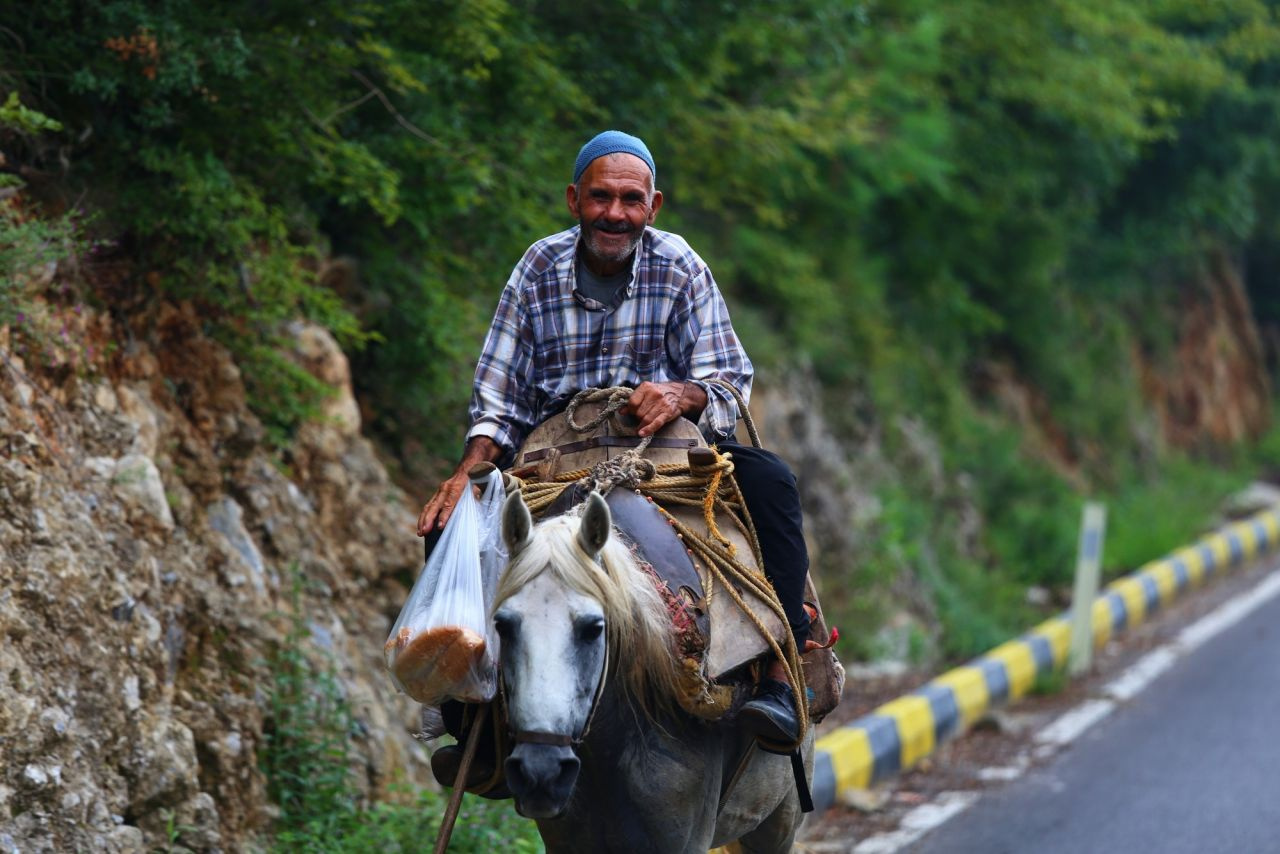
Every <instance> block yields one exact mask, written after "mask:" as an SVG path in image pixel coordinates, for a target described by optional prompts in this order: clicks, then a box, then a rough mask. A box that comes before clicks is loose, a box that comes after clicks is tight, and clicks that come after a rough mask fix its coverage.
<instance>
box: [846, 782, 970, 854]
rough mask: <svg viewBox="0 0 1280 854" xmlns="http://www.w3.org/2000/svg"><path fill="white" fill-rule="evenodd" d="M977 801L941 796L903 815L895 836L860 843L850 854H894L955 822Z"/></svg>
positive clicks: (949, 794)
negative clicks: (927, 834) (930, 832)
mask: <svg viewBox="0 0 1280 854" xmlns="http://www.w3.org/2000/svg"><path fill="white" fill-rule="evenodd" d="M977 800H978V793H977V792H943V793H942V794H940V795H938V797H937V798H935V799H934V802H933V803H931V804H921V805H920V806H918V807H916V808H915V809H913V810H912V811H911V812H909V813H907V814H906V815H904V816H903V817H902V823H901V824H900V825H899V827H898V829H897V830H895V831H894V832H892V833H881V834H878V835H876V836H872V837H870V838H869V839H864V840H862V842H860V843H858V846H857V847H856V848H854V849H853V854H893V852H895V851H898V850H900V849H902V848H903V847H905V846H907V845H910V844H911V843H913V842H915V841H916V840H918V839H920V837H922V836H924V835H925V834H926V833H928V832H929V831H931V830H933V829H934V828H936V827H940V826H941V825H943V824H945V823H946V822H948V821H950V820H951V819H953V818H955V817H956V816H957V815H959V814H960V813H962V812H964V811H965V810H967V809H968V808H969V807H970V806H972V805H973V804H974V803H976V802H977Z"/></svg>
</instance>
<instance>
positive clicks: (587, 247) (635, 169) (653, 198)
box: [565, 154, 662, 275]
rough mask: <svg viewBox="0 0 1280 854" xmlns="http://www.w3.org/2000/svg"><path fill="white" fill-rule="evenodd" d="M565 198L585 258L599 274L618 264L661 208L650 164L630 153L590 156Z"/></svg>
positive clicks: (619, 266)
mask: <svg viewBox="0 0 1280 854" xmlns="http://www.w3.org/2000/svg"><path fill="white" fill-rule="evenodd" d="M565 200H566V201H567V202H568V204H569V211H570V212H571V213H572V214H573V215H574V217H575V218H576V219H577V220H578V222H579V223H580V224H581V225H582V246H583V250H584V254H585V256H586V257H585V259H584V260H585V261H586V262H587V266H588V267H590V268H591V269H592V271H593V272H595V273H597V274H598V275H609V274H611V273H616V272H619V271H620V270H622V269H623V267H624V266H625V263H626V261H627V259H629V258H630V257H631V253H632V252H634V251H635V248H636V246H637V244H639V243H640V238H641V237H643V236H644V227H645V226H646V225H651V224H652V223H653V221H654V220H655V219H656V218H657V216H658V209H659V208H661V207H662V193H659V192H657V191H655V190H654V189H653V175H652V174H651V173H650V172H649V167H648V166H647V165H645V162H644V161H643V160H641V159H640V158H639V157H636V156H635V155H633V154H606V155H605V156H604V157H598V158H596V159H595V160H593V161H591V164H590V165H588V166H587V168H586V171H584V172H583V173H582V178H581V179H579V181H578V183H577V185H573V184H570V185H569V189H568V190H567V191H566V193H565Z"/></svg>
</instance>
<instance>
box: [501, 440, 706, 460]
mask: <svg viewBox="0 0 1280 854" xmlns="http://www.w3.org/2000/svg"><path fill="white" fill-rule="evenodd" d="M643 441H644V437H643V436H593V437H591V438H590V439H583V440H581V441H578V442H570V443H569V444H567V445H556V446H555V447H554V448H539V449H538V450H536V451H531V452H529V453H527V454H525V455H524V460H523V462H525V463H536V462H537V461H538V460H540V459H543V458H544V457H546V456H547V454H549V453H551V452H552V451H553V450H554V451H559V452H560V453H561V454H562V455H563V454H576V453H578V452H579V451H589V450H591V449H592V448H634V447H636V446H637V445H639V444H640V443H641V442H643ZM649 447H650V448H696V447H698V440H697V439H672V438H670V437H662V438H658V437H656V436H655V437H654V438H653V439H651V440H649Z"/></svg>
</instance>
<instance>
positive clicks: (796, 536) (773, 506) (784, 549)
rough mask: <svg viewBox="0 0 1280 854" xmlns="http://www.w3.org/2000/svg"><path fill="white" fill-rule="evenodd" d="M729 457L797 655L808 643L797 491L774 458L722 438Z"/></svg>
mask: <svg viewBox="0 0 1280 854" xmlns="http://www.w3.org/2000/svg"><path fill="white" fill-rule="evenodd" d="M716 447H718V448H719V449H720V450H721V451H722V452H728V453H730V454H732V455H733V476H734V477H735V478H737V481H738V487H739V488H740V489H741V490H742V497H743V498H745V499H746V501H747V510H748V511H749V512H750V513H751V521H752V522H754V523H755V527H756V536H757V537H759V539H760V555H761V557H763V558H764V574H765V576H766V577H768V579H769V581H770V582H771V583H772V584H773V589H774V591H775V592H776V593H777V594H778V601H779V602H781V603H782V609H783V611H784V612H785V613H786V615H787V623H788V624H790V626H791V633H792V634H793V635H795V639H796V644H797V645H799V647H800V650H801V652H803V651H804V642H805V641H806V640H808V639H809V615H808V613H807V612H806V611H805V610H804V582H805V578H806V577H807V576H808V574H809V550H808V548H807V547H806V546H805V542H804V519H803V517H802V515H801V513H800V490H799V489H797V488H796V476H795V474H794V473H792V471H791V467H790V466H788V465H787V464H786V463H785V462H783V461H782V458H781V457H779V456H778V455H777V454H775V453H773V452H771V451H766V450H764V449H763V448H755V447H752V446H750V445H741V444H739V443H738V442H736V441H734V440H732V439H727V440H725V441H723V442H719V443H717V445H716Z"/></svg>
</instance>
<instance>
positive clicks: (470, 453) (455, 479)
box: [418, 436, 502, 537]
mask: <svg viewBox="0 0 1280 854" xmlns="http://www.w3.org/2000/svg"><path fill="white" fill-rule="evenodd" d="M501 456H502V448H501V446H499V445H498V444H497V443H496V442H494V441H493V440H492V439H490V438H489V437H487V436H476V437H475V438H474V439H472V440H471V441H470V442H468V443H467V451H466V453H465V454H463V456H462V462H460V463H458V467H457V468H456V469H454V472H453V475H452V476H450V478H449V479H448V480H446V481H445V482H444V483H442V484H440V488H439V489H437V490H436V492H435V494H434V495H432V496H431V500H430V501H428V502H427V503H426V504H425V505H424V506H423V508H422V513H421V514H419V516H418V536H419V537H425V536H426V535H427V534H428V533H430V531H431V530H432V529H435V530H440V529H442V528H443V527H444V526H445V523H446V522H448V521H449V517H450V516H452V515H453V508H455V507H457V506H458V499H459V498H461V497H462V490H464V489H466V488H467V487H469V486H470V485H471V480H470V479H469V478H468V477H467V472H469V471H470V470H471V467H472V466H473V465H475V464H476V463H482V462H490V463H492V462H496V461H497V459H498V458H499V457H501Z"/></svg>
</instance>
